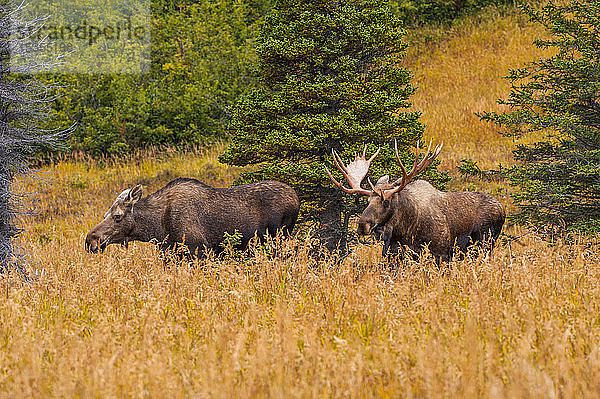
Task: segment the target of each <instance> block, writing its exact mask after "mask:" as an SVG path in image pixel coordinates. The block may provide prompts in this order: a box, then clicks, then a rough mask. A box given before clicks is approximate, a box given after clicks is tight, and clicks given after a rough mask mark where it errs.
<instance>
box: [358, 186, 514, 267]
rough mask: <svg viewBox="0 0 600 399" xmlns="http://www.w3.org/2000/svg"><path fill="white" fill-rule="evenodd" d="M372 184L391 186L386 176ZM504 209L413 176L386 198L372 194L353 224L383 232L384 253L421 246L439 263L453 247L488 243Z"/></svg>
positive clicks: (497, 231)
mask: <svg viewBox="0 0 600 399" xmlns="http://www.w3.org/2000/svg"><path fill="white" fill-rule="evenodd" d="M375 187H376V188H384V189H385V188H392V187H393V186H392V185H391V184H390V183H389V178H388V177H387V176H384V177H383V178H382V179H380V180H379V181H378V182H377V184H376V186H375ZM504 218H505V212H504V208H503V207H502V205H501V204H500V202H498V200H496V199H495V198H493V197H491V196H489V195H486V194H483V193H479V192H458V193H445V192H442V191H439V190H437V189H436V188H434V187H433V186H432V185H431V184H429V183H428V182H426V181H424V180H415V181H413V182H411V183H409V184H408V185H407V186H406V187H405V188H404V189H402V190H400V191H399V192H397V193H395V194H393V195H392V197H391V198H390V199H389V200H388V201H387V204H386V202H385V201H383V199H382V197H381V196H379V195H377V194H375V193H373V194H372V195H371V196H370V198H369V206H368V207H367V208H366V209H365V210H364V211H363V213H362V215H361V218H360V220H359V225H358V233H359V234H369V233H371V232H379V233H382V234H383V241H384V249H383V253H384V255H386V254H387V252H388V250H389V251H390V252H391V253H392V254H395V253H397V252H399V251H402V250H403V248H402V246H407V247H408V248H410V249H412V250H413V251H414V252H415V253H419V252H420V251H422V250H423V248H424V247H425V246H429V250H430V251H431V253H432V254H433V255H434V256H435V257H436V259H437V260H438V262H439V261H442V260H444V261H448V260H449V259H450V258H452V255H453V252H452V251H453V248H454V247H455V246H456V247H457V248H458V249H459V250H460V251H461V252H465V251H466V250H467V249H468V248H469V246H471V245H473V244H477V245H489V247H487V249H488V250H490V251H491V249H492V246H493V243H494V241H495V240H496V239H497V238H498V236H499V235H500V231H501V230H502V226H503V225H504Z"/></svg>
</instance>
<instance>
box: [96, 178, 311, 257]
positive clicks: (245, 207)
mask: <svg viewBox="0 0 600 399" xmlns="http://www.w3.org/2000/svg"><path fill="white" fill-rule="evenodd" d="M299 208H300V201H299V199H298V195H297V194H296V192H295V191H294V189H292V188H291V187H289V186H288V185H286V184H284V183H281V182H277V181H262V182H258V183H252V184H245V185H242V186H237V187H231V188H214V187H211V186H209V185H206V184H204V183H203V182H201V181H200V180H196V179H189V178H178V179H175V180H172V181H171V182H169V183H168V184H167V185H166V186H165V187H163V188H161V189H160V190H158V191H156V192H155V193H153V194H151V195H148V196H147V197H144V198H142V186H140V185H137V186H135V187H133V188H130V189H126V190H125V191H123V192H122V193H121V194H119V196H118V197H117V199H116V200H115V202H114V203H113V205H112V206H111V207H110V209H109V210H108V212H107V213H106V214H105V215H104V220H103V221H101V222H100V223H99V224H98V225H97V226H96V227H94V228H93V229H92V230H91V231H90V232H89V233H88V234H87V236H86V239H85V247H86V249H87V251H89V252H98V251H99V250H101V251H103V250H104V249H105V248H106V246H107V245H109V244H114V243H119V244H123V245H127V243H128V242H129V241H136V240H137V241H156V242H158V243H159V245H160V247H161V249H163V250H164V249H168V248H173V247H174V246H175V245H176V244H177V243H184V244H185V246H187V248H188V249H189V251H190V253H191V254H193V255H196V256H202V255H203V253H204V250H205V249H211V250H213V251H214V252H215V253H219V252H221V250H222V248H221V246H220V244H221V242H222V241H223V239H224V235H225V233H228V234H233V233H234V232H235V231H236V230H237V231H238V232H239V233H241V242H240V243H239V245H238V246H236V248H238V249H244V248H246V246H247V245H248V241H250V239H251V238H252V237H254V236H255V235H257V236H258V237H259V238H263V237H264V236H265V234H269V235H273V236H274V235H275V234H276V233H277V231H278V230H281V231H282V234H283V235H285V236H287V235H289V234H290V233H291V232H292V229H293V228H294V225H295V223H296V219H297V218H298V212H299Z"/></svg>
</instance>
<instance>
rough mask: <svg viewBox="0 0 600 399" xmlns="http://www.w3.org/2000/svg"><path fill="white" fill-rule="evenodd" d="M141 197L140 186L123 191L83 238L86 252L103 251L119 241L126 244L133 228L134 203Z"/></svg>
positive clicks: (134, 224)
mask: <svg viewBox="0 0 600 399" xmlns="http://www.w3.org/2000/svg"><path fill="white" fill-rule="evenodd" d="M141 197H142V186H141V185H139V184H138V185H137V186H135V187H133V188H128V189H127V190H125V191H123V192H122V193H121V194H119V196H118V197H117V199H116V200H115V202H114V203H113V205H112V206H111V207H110V209H109V210H108V212H106V214H105V215H104V220H103V221H101V222H100V223H98V225H96V227H94V228H93V229H92V230H91V231H90V232H89V233H88V234H87V236H86V238H85V248H86V249H87V250H88V252H98V251H104V249H105V248H106V246H107V245H109V244H114V243H120V244H123V245H127V243H128V241H129V237H130V236H131V233H132V231H133V230H134V228H135V226H136V223H135V220H134V215H133V209H134V204H135V203H136V202H138V201H139V200H140V198H141Z"/></svg>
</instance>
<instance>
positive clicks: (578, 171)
mask: <svg viewBox="0 0 600 399" xmlns="http://www.w3.org/2000/svg"><path fill="white" fill-rule="evenodd" d="M524 10H525V12H526V13H527V14H528V15H529V16H530V18H531V20H532V21H536V22H539V23H541V24H542V25H543V26H545V27H546V28H547V30H548V31H549V32H550V33H551V35H552V36H551V38H550V39H548V40H538V41H537V42H536V45H537V46H538V47H541V48H549V49H554V50H555V55H554V56H552V57H550V58H548V59H542V60H538V61H535V62H533V63H531V64H529V65H527V66H526V67H524V68H521V69H517V70H511V71H510V75H509V76H508V79H510V81H511V83H512V91H511V94H510V96H509V98H508V99H507V100H505V101H500V103H501V104H504V105H507V106H508V107H509V111H507V112H504V113H493V112H490V113H484V114H482V115H481V116H482V119H483V120H488V121H492V122H495V123H497V124H498V125H499V126H501V127H502V129H503V130H502V132H501V133H502V134H504V135H506V136H511V137H522V136H524V135H530V134H531V133H536V135H537V136H536V137H540V136H543V137H544V139H543V140H541V141H539V142H536V143H533V144H528V145H519V146H517V149H516V150H515V151H514V157H515V159H516V160H517V161H520V163H519V164H518V165H516V166H514V167H513V168H511V169H509V170H505V175H506V176H507V177H508V178H509V179H510V181H511V184H512V185H513V186H515V187H518V188H519V191H518V192H517V193H516V194H515V195H514V200H515V203H516V205H517V206H518V208H519V212H518V213H517V214H516V215H514V216H513V217H512V219H513V220H514V221H516V222H518V223H520V224H531V225H532V226H533V227H535V228H536V229H537V230H538V231H540V232H542V233H547V234H549V235H552V234H555V233H557V232H560V233H564V232H569V231H574V230H576V231H583V232H597V231H598V230H599V226H600V124H599V123H600V103H599V101H598V98H599V95H600V34H599V32H598V26H600V4H599V3H598V2H596V1H595V0H582V1H573V2H571V3H569V4H566V5H562V6H557V5H554V4H552V3H550V4H548V5H546V6H544V7H542V8H540V9H537V10H536V9H532V8H528V7H526V8H524Z"/></svg>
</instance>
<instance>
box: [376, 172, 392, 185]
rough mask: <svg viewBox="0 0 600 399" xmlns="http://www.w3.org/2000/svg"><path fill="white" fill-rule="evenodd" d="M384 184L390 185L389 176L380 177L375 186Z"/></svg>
mask: <svg viewBox="0 0 600 399" xmlns="http://www.w3.org/2000/svg"><path fill="white" fill-rule="evenodd" d="M384 184H390V176H389V175H385V176H381V177H380V178H379V180H377V183H375V186H381V185H384Z"/></svg>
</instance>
